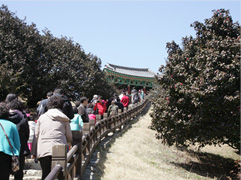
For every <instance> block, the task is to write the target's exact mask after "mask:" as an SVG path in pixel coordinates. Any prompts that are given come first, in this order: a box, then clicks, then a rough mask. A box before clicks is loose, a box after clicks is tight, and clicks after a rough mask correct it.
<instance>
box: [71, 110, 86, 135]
mask: <svg viewBox="0 0 241 180" xmlns="http://www.w3.org/2000/svg"><path fill="white" fill-rule="evenodd" d="M73 111H74V118H73V119H71V120H70V129H71V131H79V130H82V127H83V120H82V118H81V116H80V115H79V114H78V109H77V107H76V106H75V107H74V108H73Z"/></svg>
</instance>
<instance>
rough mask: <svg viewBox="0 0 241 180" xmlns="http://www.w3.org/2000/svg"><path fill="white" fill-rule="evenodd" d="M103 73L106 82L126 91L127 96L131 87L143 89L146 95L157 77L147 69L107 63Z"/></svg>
mask: <svg viewBox="0 0 241 180" xmlns="http://www.w3.org/2000/svg"><path fill="white" fill-rule="evenodd" d="M103 71H104V73H105V74H106V77H107V80H108V81H110V82H113V83H114V84H116V85H117V86H118V87H120V88H123V89H128V93H129V94H130V93H131V89H132V88H133V87H135V88H136V89H137V90H138V89H143V90H144V92H145V93H146V91H147V90H149V89H151V88H152V87H153V83H154V82H155V81H156V78H155V76H156V75H157V74H155V73H154V72H152V71H151V70H149V69H148V68H132V67H124V66H118V65H114V64H109V63H108V64H106V65H105V67H104V70H103Z"/></svg>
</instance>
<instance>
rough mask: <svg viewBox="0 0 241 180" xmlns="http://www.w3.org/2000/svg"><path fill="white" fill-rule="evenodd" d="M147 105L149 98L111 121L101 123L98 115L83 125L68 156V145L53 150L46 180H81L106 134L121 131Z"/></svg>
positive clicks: (125, 110)
mask: <svg viewBox="0 0 241 180" xmlns="http://www.w3.org/2000/svg"><path fill="white" fill-rule="evenodd" d="M149 103H150V101H149V100H148V96H147V97H146V98H145V99H144V100H143V101H142V102H139V103H136V104H134V105H132V106H130V107H129V109H128V110H127V109H126V108H125V109H124V112H123V113H121V111H120V110H119V113H118V114H117V115H116V116H113V117H107V114H106V113H105V114H104V118H103V119H100V115H97V117H96V124H95V121H94V120H90V122H89V123H84V124H83V130H82V131H72V133H73V143H72V147H71V149H70V150H69V152H67V145H56V146H53V149H52V170H51V172H50V174H49V175H48V176H47V177H46V179H45V180H53V179H64V180H69V179H74V180H77V179H78V180H81V179H82V177H83V175H84V171H85V169H86V167H87V165H88V164H89V162H90V159H91V157H92V154H93V153H94V151H95V148H96V147H97V145H98V144H99V143H100V142H101V140H102V139H103V138H104V137H105V136H107V135H108V134H109V133H111V132H112V133H115V132H116V130H117V129H119V130H121V129H122V128H123V127H124V125H125V124H127V123H128V122H129V121H130V120H131V119H133V118H134V117H136V116H137V115H139V114H140V113H141V112H143V110H144V109H145V107H146V106H147V105H148V104H149Z"/></svg>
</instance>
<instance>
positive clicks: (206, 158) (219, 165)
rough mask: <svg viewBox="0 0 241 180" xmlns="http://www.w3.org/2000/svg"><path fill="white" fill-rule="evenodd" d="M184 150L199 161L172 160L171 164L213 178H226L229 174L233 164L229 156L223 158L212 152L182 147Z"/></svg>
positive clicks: (219, 179)
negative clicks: (183, 161)
mask: <svg viewBox="0 0 241 180" xmlns="http://www.w3.org/2000/svg"><path fill="white" fill-rule="evenodd" d="M182 150H183V149H182ZM184 151H186V152H187V153H189V154H190V155H191V156H195V157H196V158H197V159H198V160H199V162H194V161H189V162H186V163H176V162H172V164H174V165H176V166H179V167H182V168H183V169H186V170H187V171H189V172H194V173H196V174H198V175H201V176H203V177H209V178H215V179H218V180H221V179H222V180H223V179H228V178H227V176H229V175H230V171H232V170H233V169H234V166H235V163H234V160H233V159H230V158H224V157H222V156H219V155H216V154H212V153H206V152H205V153H204V152H196V151H193V150H187V149H184ZM231 179H233V178H231ZM234 179H235V178H234Z"/></svg>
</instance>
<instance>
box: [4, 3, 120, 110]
mask: <svg viewBox="0 0 241 180" xmlns="http://www.w3.org/2000/svg"><path fill="white" fill-rule="evenodd" d="M0 17H1V18H0V100H1V101H2V100H4V99H5V97H6V95H7V94H8V93H9V92H13V93H17V94H18V95H19V96H20V97H22V98H24V99H26V101H27V105H28V107H35V106H36V103H37V102H38V101H39V100H41V99H43V98H46V93H47V92H48V91H53V90H54V89H55V88H56V87H61V88H62V89H64V91H65V93H66V95H67V96H68V97H69V98H71V99H72V100H77V99H79V97H80V96H87V97H88V98H92V97H93V95H94V94H98V95H102V96H103V97H105V98H108V97H111V96H112V95H113V93H114V92H115V88H114V87H113V86H111V85H109V84H108V82H107V80H106V79H105V78H104V73H103V71H102V70H101V60H100V59H99V58H98V57H96V56H94V55H93V54H91V53H89V54H86V53H85V52H84V50H83V49H82V47H81V46H80V45H79V44H78V43H74V42H73V41H72V40H71V39H69V38H67V37H61V38H56V37H54V36H53V35H52V34H51V33H50V31H48V30H47V29H46V30H44V31H43V35H40V33H39V31H38V30H37V28H36V26H35V24H31V25H28V24H27V23H26V22H25V21H24V20H21V19H19V18H18V17H17V16H16V15H15V13H12V12H10V11H9V10H8V8H7V6H4V5H2V6H1V7H0Z"/></svg>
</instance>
